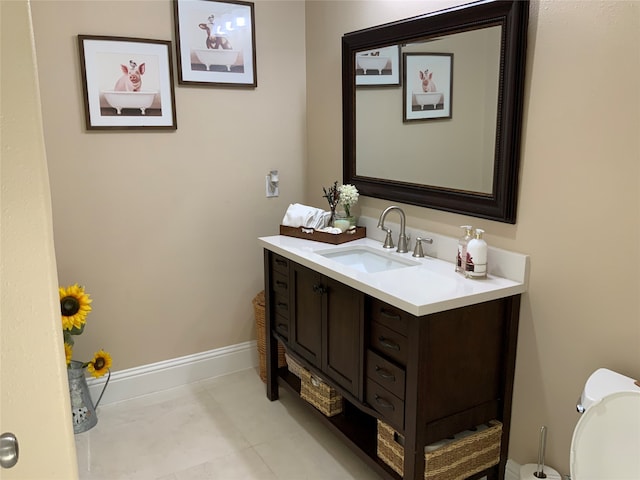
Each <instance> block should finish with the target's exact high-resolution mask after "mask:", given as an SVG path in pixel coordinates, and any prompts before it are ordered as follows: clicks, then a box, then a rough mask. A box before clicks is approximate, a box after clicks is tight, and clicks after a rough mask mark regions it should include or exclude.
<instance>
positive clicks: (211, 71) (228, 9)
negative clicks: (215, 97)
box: [173, 0, 258, 87]
mask: <svg viewBox="0 0 640 480" xmlns="http://www.w3.org/2000/svg"><path fill="white" fill-rule="evenodd" d="M173 4H174V17H175V29H176V48H177V53H178V55H177V57H178V82H179V83H180V84H195V85H207V86H216V85H218V86H232V87H234V86H235V87H256V86H257V85H258V80H257V76H256V39H255V21H254V7H253V3H251V2H243V1H226V2H217V1H212V0H174V2H173Z"/></svg>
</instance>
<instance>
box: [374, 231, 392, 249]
mask: <svg viewBox="0 0 640 480" xmlns="http://www.w3.org/2000/svg"><path fill="white" fill-rule="evenodd" d="M378 228H380V230H384V231H385V232H387V236H386V237H385V238H384V244H383V245H382V248H393V247H394V245H393V238H391V229H390V228H386V227H378Z"/></svg>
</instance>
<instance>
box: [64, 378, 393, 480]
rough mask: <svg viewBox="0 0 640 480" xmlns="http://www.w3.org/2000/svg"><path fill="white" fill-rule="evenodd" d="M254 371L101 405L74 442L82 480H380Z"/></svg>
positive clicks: (297, 404)
mask: <svg viewBox="0 0 640 480" xmlns="http://www.w3.org/2000/svg"><path fill="white" fill-rule="evenodd" d="M304 407H305V406H304V405H302V404H301V403H300V401H299V399H296V398H293V395H292V394H291V393H290V392H288V391H285V390H284V389H282V388H281V389H280V401H276V402H270V401H269V400H267V398H266V395H265V385H264V384H263V383H262V381H261V380H260V377H259V376H258V373H257V370H255V369H249V370H243V371H241V372H237V373H234V374H231V375H226V376H223V377H217V378H212V379H208V380H204V381H202V382H198V383H194V384H190V385H185V386H183V387H178V388H174V389H171V390H167V391H164V392H159V393H156V394H153V395H146V396H144V397H139V398H136V399H132V400H127V401H124V402H119V403H115V404H111V405H104V406H101V407H100V408H99V409H98V419H99V421H98V424H97V425H96V426H95V427H94V428H93V429H91V430H89V431H87V432H84V433H80V434H77V435H76V447H77V453H78V470H79V473H80V479H81V480H120V479H136V480H196V479H198V480H200V479H202V480H204V479H220V480H227V479H229V480H234V479H242V480H252V479H260V480H347V479H354V480H379V478H380V477H379V476H377V475H376V474H375V473H374V472H373V471H372V470H371V469H370V468H369V467H368V466H367V465H365V464H364V463H363V462H362V461H361V460H360V459H359V458H358V457H356V456H355V454H354V453H353V452H352V451H351V450H350V449H348V448H347V447H346V446H345V445H344V444H343V443H342V441H341V440H340V439H339V438H338V437H336V436H335V435H334V434H333V433H332V432H331V431H329V430H328V429H327V428H326V427H325V426H324V425H322V424H321V423H320V422H319V420H318V419H317V418H316V417H315V415H312V412H309V411H307V409H306V408H304Z"/></svg>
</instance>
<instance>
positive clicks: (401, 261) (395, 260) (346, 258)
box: [316, 246, 420, 273]
mask: <svg viewBox="0 0 640 480" xmlns="http://www.w3.org/2000/svg"><path fill="white" fill-rule="evenodd" d="M316 253H317V254H318V255H322V256H323V257H325V258H328V259H330V260H333V261H335V262H338V263H341V264H342V265H345V266H347V267H350V268H353V269H355V270H358V271H360V272H365V273H376V272H386V271H388V270H395V269H398V268H405V267H414V266H416V265H420V263H419V262H416V261H414V260H410V259H406V258H401V257H398V256H395V255H393V254H392V253H391V252H388V253H387V252H381V251H379V250H375V249H373V248H371V247H366V246H356V247H343V248H336V249H333V248H332V249H330V250H320V251H317V252H316Z"/></svg>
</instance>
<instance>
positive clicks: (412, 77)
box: [402, 52, 453, 122]
mask: <svg viewBox="0 0 640 480" xmlns="http://www.w3.org/2000/svg"><path fill="white" fill-rule="evenodd" d="M402 58H403V61H402V63H403V71H404V82H403V84H402V88H403V98H404V105H403V111H404V119H403V120H404V121H405V122H410V121H413V120H431V119H435V118H451V105H452V103H451V96H452V93H453V54H452V53H409V52H405V53H403V54H402Z"/></svg>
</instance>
